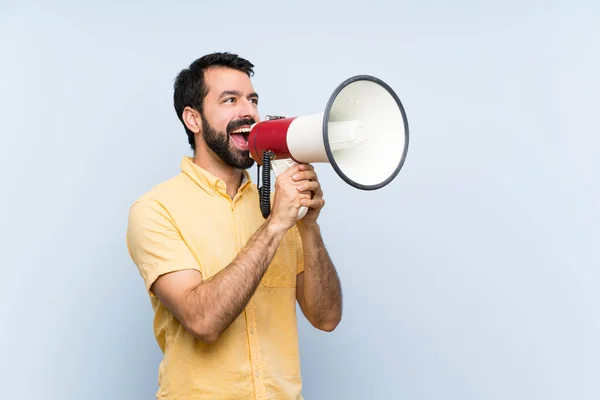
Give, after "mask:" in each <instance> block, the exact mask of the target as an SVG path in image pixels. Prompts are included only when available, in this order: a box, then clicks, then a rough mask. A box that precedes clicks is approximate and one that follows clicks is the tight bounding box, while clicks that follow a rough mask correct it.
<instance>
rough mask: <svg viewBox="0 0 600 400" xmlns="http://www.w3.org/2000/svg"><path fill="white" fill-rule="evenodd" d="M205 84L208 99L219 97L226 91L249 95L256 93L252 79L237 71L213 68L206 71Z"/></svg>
mask: <svg viewBox="0 0 600 400" xmlns="http://www.w3.org/2000/svg"><path fill="white" fill-rule="evenodd" d="M204 82H205V83H206V86H207V88H208V92H207V97H208V96H212V97H218V96H219V95H220V94H221V93H223V92H224V91H233V90H235V91H239V92H242V94H244V95H247V94H249V93H252V92H254V87H253V86H252V81H251V80H250V77H249V76H248V75H247V74H246V73H245V72H242V71H238V70H236V69H231V68H224V67H213V68H209V69H208V70H206V71H204Z"/></svg>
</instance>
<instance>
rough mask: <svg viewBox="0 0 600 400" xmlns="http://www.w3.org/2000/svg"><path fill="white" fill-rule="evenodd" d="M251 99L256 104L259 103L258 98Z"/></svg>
mask: <svg viewBox="0 0 600 400" xmlns="http://www.w3.org/2000/svg"><path fill="white" fill-rule="evenodd" d="M250 101H251V102H252V103H254V104H258V99H250Z"/></svg>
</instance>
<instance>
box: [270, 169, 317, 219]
mask: <svg viewBox="0 0 600 400" xmlns="http://www.w3.org/2000/svg"><path fill="white" fill-rule="evenodd" d="M295 164H298V163H297V162H296V161H294V160H292V159H291V158H284V159H281V160H271V167H272V168H273V172H274V173H275V177H278V176H279V175H281V174H282V173H284V172H285V171H287V169H288V168H289V167H291V166H293V165H295ZM307 212H308V207H306V206H300V209H299V210H298V219H302V218H304V216H305V215H306V213H307Z"/></svg>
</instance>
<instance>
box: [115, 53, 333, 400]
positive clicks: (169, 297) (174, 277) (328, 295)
mask: <svg viewBox="0 0 600 400" xmlns="http://www.w3.org/2000/svg"><path fill="white" fill-rule="evenodd" d="M253 68H254V65H253V64H251V63H250V62H249V61H247V60H245V59H243V58H241V57H238V56H237V55H235V54H230V53H214V54H209V55H206V56H204V57H202V58H199V59H198V60H196V61H195V62H193V63H192V64H191V65H190V67H189V68H188V69H185V70H183V71H181V73H180V74H179V75H178V77H177V79H176V81H175V85H174V103H175V110H176V112H177V116H178V117H179V119H180V120H181V122H182V124H183V126H184V129H185V131H186V133H187V135H188V141H189V143H190V146H191V148H192V149H193V150H194V156H193V157H183V161H182V163H181V169H182V171H181V173H180V174H179V175H177V176H175V177H173V178H171V179H170V180H168V181H166V182H162V183H160V184H159V185H157V186H156V187H154V188H153V189H151V190H150V191H149V192H148V193H146V194H144V195H143V196H141V197H140V199H138V200H137V201H136V202H135V203H134V204H133V205H132V207H131V209H130V213H129V221H128V229H127V246H128V249H129V252H130V255H131V257H132V259H133V261H134V262H135V264H136V265H137V267H138V269H139V272H140V274H141V276H142V278H143V279H144V283H145V285H146V289H147V290H148V294H149V296H150V299H151V303H152V307H153V309H154V311H155V318H154V333H155V336H156V340H157V342H158V344H159V346H160V348H161V350H162V351H163V353H164V357H163V360H162V362H161V364H160V367H159V377H158V383H159V389H158V392H157V398H158V399H177V400H185V399H302V394H301V392H302V379H301V375H300V360H299V349H298V336H297V327H296V301H297V302H298V304H299V305H300V308H301V310H302V312H303V314H304V315H305V317H306V318H307V319H308V320H309V321H310V322H311V324H312V325H313V326H315V327H316V328H318V329H321V330H323V331H328V332H329V331H332V330H333V329H335V327H336V326H337V325H338V323H339V322H340V320H341V315H342V295H341V287H340V282H339V279H338V276H337V273H336V270H335V268H334V266H333V264H332V262H331V260H330V258H329V256H328V254H327V251H326V250H325V246H324V245H323V241H322V238H321V233H320V229H319V225H318V222H317V219H318V216H319V213H320V211H321V209H322V208H323V205H324V200H323V191H322V189H321V186H320V184H319V180H318V178H317V175H316V174H315V171H314V169H313V167H312V166H311V165H307V164H302V165H297V166H294V167H291V168H289V169H288V170H287V171H286V172H285V173H284V174H282V175H280V176H279V177H278V178H277V179H276V182H275V191H274V196H273V204H272V209H271V214H270V216H269V217H268V218H267V219H266V220H265V219H264V218H263V217H262V214H261V212H260V207H259V200H258V193H257V190H256V185H255V184H253V183H252V182H251V179H250V176H249V173H248V171H247V169H248V168H250V167H251V166H252V165H253V160H252V159H251V157H250V155H249V151H248V144H247V137H248V131H249V128H250V126H251V124H253V123H255V122H258V121H259V115H258V94H256V93H255V91H254V88H253V86H252V83H251V79H250V78H251V77H252V76H253V74H254V72H253ZM301 205H306V206H308V207H309V211H308V213H307V214H306V216H305V217H304V218H303V219H302V220H300V221H297V213H298V209H299V207H300V206H301Z"/></svg>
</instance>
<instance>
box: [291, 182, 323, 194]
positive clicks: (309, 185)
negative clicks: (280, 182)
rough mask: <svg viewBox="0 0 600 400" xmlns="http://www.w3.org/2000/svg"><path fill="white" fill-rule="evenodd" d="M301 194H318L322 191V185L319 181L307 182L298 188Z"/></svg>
mask: <svg viewBox="0 0 600 400" xmlns="http://www.w3.org/2000/svg"><path fill="white" fill-rule="evenodd" d="M296 189H297V190H298V191H299V192H305V191H308V192H314V193H317V192H318V191H319V190H320V189H321V184H320V183H319V182H317V181H305V182H302V183H301V184H299V185H298V186H296Z"/></svg>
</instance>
